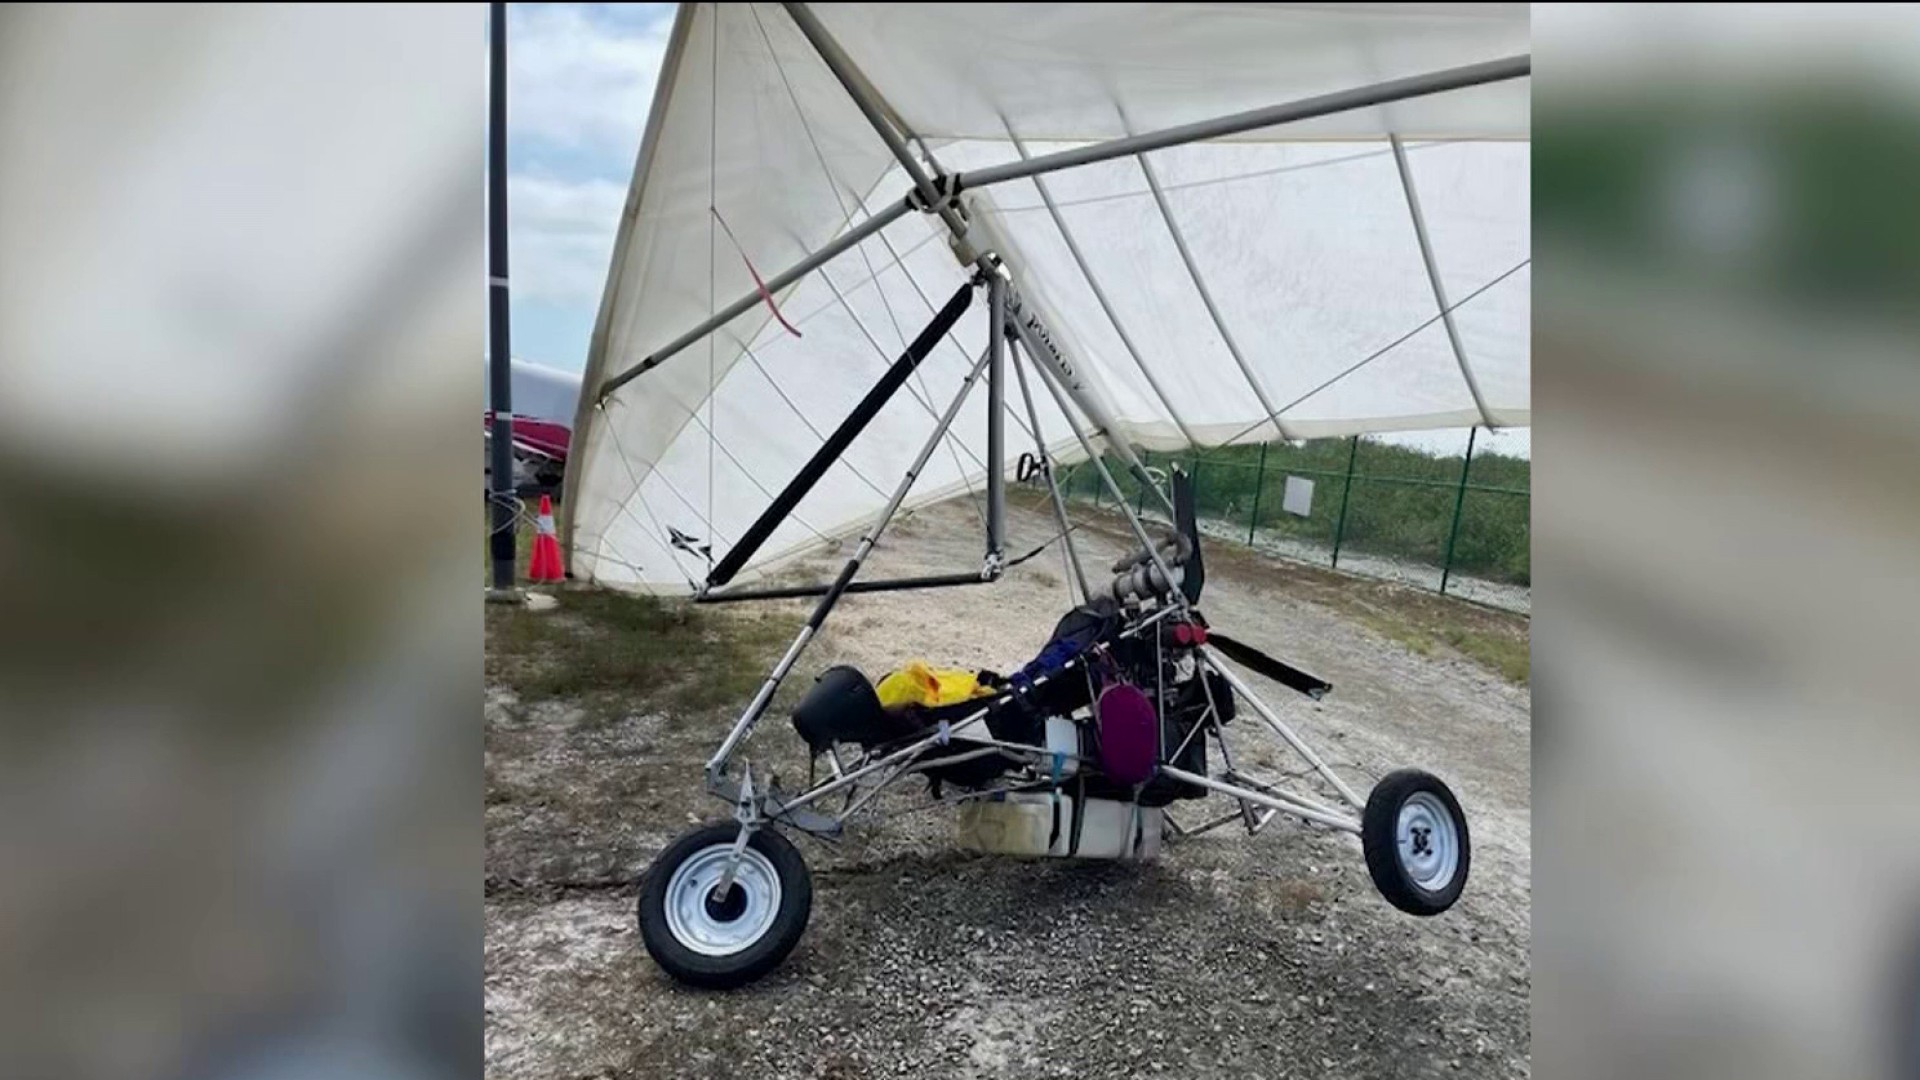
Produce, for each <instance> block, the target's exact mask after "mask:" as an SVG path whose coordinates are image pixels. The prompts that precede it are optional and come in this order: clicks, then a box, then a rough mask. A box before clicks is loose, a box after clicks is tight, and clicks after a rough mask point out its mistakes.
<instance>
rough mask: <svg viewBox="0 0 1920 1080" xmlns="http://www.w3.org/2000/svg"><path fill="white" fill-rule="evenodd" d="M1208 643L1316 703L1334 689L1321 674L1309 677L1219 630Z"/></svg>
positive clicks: (1211, 633)
mask: <svg viewBox="0 0 1920 1080" xmlns="http://www.w3.org/2000/svg"><path fill="white" fill-rule="evenodd" d="M1207 644H1209V645H1212V646H1214V647H1215V648H1218V649H1219V650H1220V651H1221V652H1223V653H1225V654H1226V655H1227V658H1228V659H1230V660H1233V661H1235V662H1236V663H1240V664H1244V665H1246V666H1247V667H1249V668H1251V669H1253V670H1254V671H1257V672H1259V673H1260V674H1262V675H1265V676H1266V677H1267V678H1269V679H1272V680H1273V681H1274V682H1277V683H1279V684H1280V685H1281V686H1284V687H1286V688H1288V689H1290V690H1298V691H1300V692H1301V693H1303V694H1305V695H1307V696H1308V697H1310V698H1313V699H1315V700H1318V699H1319V698H1321V697H1323V696H1324V695H1325V694H1326V692H1327V691H1329V690H1331V689H1333V684H1332V683H1330V682H1328V681H1327V680H1325V679H1323V678H1321V677H1319V676H1318V675H1309V674H1307V673H1306V672H1304V671H1301V670H1300V669H1299V668H1297V667H1294V666H1293V665H1292V664H1289V663H1287V662H1286V661H1284V660H1275V659H1274V658H1273V657H1271V656H1268V655H1267V654H1266V653H1263V652H1261V651H1260V650H1259V649H1256V648H1254V647H1253V646H1251V645H1247V644H1244V643H1242V642H1238V641H1235V640H1234V639H1232V638H1230V637H1228V636H1227V635H1225V634H1223V633H1221V632H1220V631H1218V630H1208V631H1207Z"/></svg>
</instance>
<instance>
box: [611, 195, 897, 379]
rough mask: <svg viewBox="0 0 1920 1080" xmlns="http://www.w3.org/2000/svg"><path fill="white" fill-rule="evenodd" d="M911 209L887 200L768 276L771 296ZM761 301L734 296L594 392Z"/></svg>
mask: <svg viewBox="0 0 1920 1080" xmlns="http://www.w3.org/2000/svg"><path fill="white" fill-rule="evenodd" d="M909 209H910V207H909V206H908V205H907V201H906V200H905V199H896V200H894V201H893V202H891V203H888V204H887V205H886V206H884V207H882V208H881V209H880V210H879V212H877V213H875V214H874V215H873V216H871V217H869V218H867V220H865V221H863V222H861V223H860V224H858V225H855V226H854V227H853V228H851V229H848V230H847V231H846V232H844V233H841V234H840V235H839V236H838V237H835V238H834V239H833V240H831V241H829V242H828V243H827V244H826V246H825V247H822V248H821V249H820V250H819V251H816V252H814V253H813V254H811V255H809V256H807V257H806V258H804V259H802V260H800V261H799V262H798V263H795V264H794V265H793V267H791V268H790V269H788V270H785V271H783V272H781V273H779V274H776V275H774V276H773V277H771V278H769V279H768V280H767V283H766V285H767V295H769V296H772V295H776V294H778V293H779V292H780V290H782V289H784V288H786V287H787V286H789V285H792V284H793V283H795V282H797V281H799V280H800V279H801V278H803V277H806V276H807V275H808V274H810V273H812V272H813V271H815V270H818V269H819V268H820V267H822V266H825V265H826V264H827V263H830V262H832V261H833V260H834V259H836V258H838V257H839V256H840V255H841V254H843V253H844V252H847V251H850V250H852V249H853V248H855V247H857V246H858V245H859V244H860V242H861V241H863V240H865V239H867V238H868V237H870V236H872V235H874V234H875V233H877V232H879V231H880V230H882V229H884V228H886V227H887V226H888V225H891V224H893V223H894V222H895V221H897V220H899V219H900V218H901V217H904V216H905V215H906V213H907V211H908V210H909ZM761 302H762V297H761V294H760V292H759V290H757V289H756V290H754V291H753V292H750V293H748V294H747V295H745V296H742V297H741V298H740V299H738V300H735V301H734V302H733V303H731V304H728V305H727V306H726V307H724V308H721V309H720V311H719V313H718V314H716V315H714V316H713V317H712V318H710V319H708V320H707V321H706V322H703V323H701V324H700V325H699V326H696V327H694V328H693V329H691V330H689V331H687V332H686V333H684V334H681V335H680V336H679V337H677V338H674V339H673V340H672V341H670V342H668V343H666V344H665V345H662V346H660V347H659V348H657V349H655V350H653V352H651V353H648V354H647V357H646V359H644V360H642V361H640V362H639V363H638V364H635V365H634V366H633V367H630V368H628V369H627V370H625V371H623V372H621V373H620V374H618V375H614V376H612V377H610V378H608V379H607V380H606V381H605V382H603V383H601V384H600V389H599V391H598V393H596V394H595V399H596V400H597V401H602V402H604V401H606V400H607V398H609V397H611V396H613V393H614V391H616V390H618V389H620V388H621V387H623V386H625V385H627V384H628V383H630V382H632V381H633V380H635V379H637V378H639V377H640V376H641V375H644V374H646V373H647V372H649V371H651V370H653V369H654V368H656V367H659V366H660V365H661V364H662V363H665V362H666V361H667V360H668V359H669V358H671V357H672V356H673V355H674V354H676V353H678V352H680V351H682V350H683V349H686V348H687V347H688V346H690V345H694V344H696V343H698V342H699V341H700V340H701V339H703V338H705V337H706V336H707V335H708V334H711V333H713V332H714V331H715V330H718V329H720V328H721V327H722V326H725V325H726V324H727V323H729V322H731V321H733V320H734V319H737V318H739V317H740V316H741V315H743V314H745V313H746V311H747V309H749V308H751V307H753V306H754V305H755V304H758V303H761Z"/></svg>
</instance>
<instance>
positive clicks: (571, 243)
mask: <svg viewBox="0 0 1920 1080" xmlns="http://www.w3.org/2000/svg"><path fill="white" fill-rule="evenodd" d="M673 11H674V5H673V4H509V5H508V7H507V215H508V226H507V247H508V252H507V259H508V277H509V278H510V280H511V282H512V288H511V291H512V298H513V301H512V302H513V306H512V319H511V328H512V335H513V355H514V356H515V357H517V358H519V359H522V360H528V361H531V362H533V363H537V364H540V365H542V366H545V367H552V368H558V369H561V370H564V371H569V372H574V373H578V372H580V371H581V370H582V369H584V368H585V367H586V362H587V339H588V338H589V337H590V336H591V335H592V333H593V322H594V316H595V315H596V314H597V313H598V311H599V307H600V293H601V289H602V287H603V286H604V285H605V283H606V279H607V268H608V263H609V261H610V260H611V258H612V254H613V235H614V229H615V226H616V224H617V223H618V221H619V218H620V209H621V206H622V204H623V203H624V202H625V201H626V195H627V185H628V182H629V181H630V180H631V179H632V177H633V168H634V159H635V156H636V155H637V154H638V153H639V149H640V136H641V134H642V132H643V131H644V130H645V129H646V123H647V107H648V105H649V104H650V103H651V102H652V100H653V84H654V78H655V76H656V75H657V74H658V72H659V70H660V60H661V57H662V55H663V54H664V53H665V51H666V44H667V35H668V32H669V31H670V30H671V29H672V27H673Z"/></svg>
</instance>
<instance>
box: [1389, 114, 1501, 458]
mask: <svg viewBox="0 0 1920 1080" xmlns="http://www.w3.org/2000/svg"><path fill="white" fill-rule="evenodd" d="M1388 142H1389V143H1390V144H1391V145H1392V146H1393V164H1394V166H1395V167H1397V168H1398V169H1399V170H1400V189H1401V190H1402V191H1405V192H1406V193H1407V210H1408V211H1409V212H1410V213H1412V215H1413V235H1414V239H1416V240H1418V241H1419V242H1420V258H1421V261H1423V262H1425V263H1426V265H1427V282H1428V284H1430V285H1432V286H1433V299H1434V302H1435V303H1437V304H1439V305H1440V321H1441V322H1443V323H1445V324H1446V327H1447V341H1448V342H1449V343H1451V344H1452V345H1453V359H1454V361H1455V362H1456V363H1458V364H1459V365H1460V376H1461V377H1462V378H1464V379H1466V380H1467V393H1469V394H1471V395H1473V407H1474V408H1476V409H1478V410H1479V411H1480V422H1481V423H1483V424H1485V425H1487V426H1488V427H1492V426H1493V414H1492V413H1489V412H1488V411H1487V400H1486V398H1484V397H1482V396H1480V380H1478V379H1476V378H1474V377H1473V367H1472V365H1470V364H1468V363H1467V349H1466V346H1464V345H1462V344H1460V329H1459V327H1457V326H1455V325H1454V324H1453V307H1452V306H1451V305H1449V304H1448V303H1447V290H1446V287H1445V286H1443V285H1442V284H1441V283H1440V265H1439V264H1438V263H1436V262H1435V261H1434V259H1433V244H1432V242H1431V241H1429V240H1428V239H1427V218H1426V215H1424V214H1422V213H1421V212H1420V196H1419V195H1417V194H1415V192H1414V189H1413V171H1412V170H1411V169H1409V168H1408V167H1407V148H1406V147H1405V146H1402V145H1401V143H1400V136H1398V135H1390V136H1388Z"/></svg>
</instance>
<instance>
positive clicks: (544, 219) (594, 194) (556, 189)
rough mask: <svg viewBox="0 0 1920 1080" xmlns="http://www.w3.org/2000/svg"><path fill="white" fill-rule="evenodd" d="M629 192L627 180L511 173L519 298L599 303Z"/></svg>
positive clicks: (511, 233) (512, 266)
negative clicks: (577, 178) (614, 237)
mask: <svg viewBox="0 0 1920 1080" xmlns="http://www.w3.org/2000/svg"><path fill="white" fill-rule="evenodd" d="M626 197H627V186H626V184H625V183H624V182H614V181H611V180H597V179H583V180H574V179H565V178H561V177H556V176H533V175H521V174H514V175H510V176H508V178H507V213H508V216H509V218H510V222H511V223H510V225H509V227H508V234H507V235H508V248H509V250H508V267H509V270H510V271H511V276H512V279H513V295H514V298H515V299H516V300H540V301H548V302H557V303H562V304H581V305H585V306H586V307H587V310H588V312H589V315H588V317H589V318H591V314H590V313H591V312H592V311H593V310H594V309H595V308H597V306H598V304H599V301H600V293H601V290H602V288H603V287H604V286H605V284H606V280H607V266H608V263H609V261H610V260H611V259H612V256H613V236H614V231H615V229H616V227H617V226H618V224H619V221H620V208H621V206H622V205H623V204H624V203H625V201H626Z"/></svg>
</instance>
